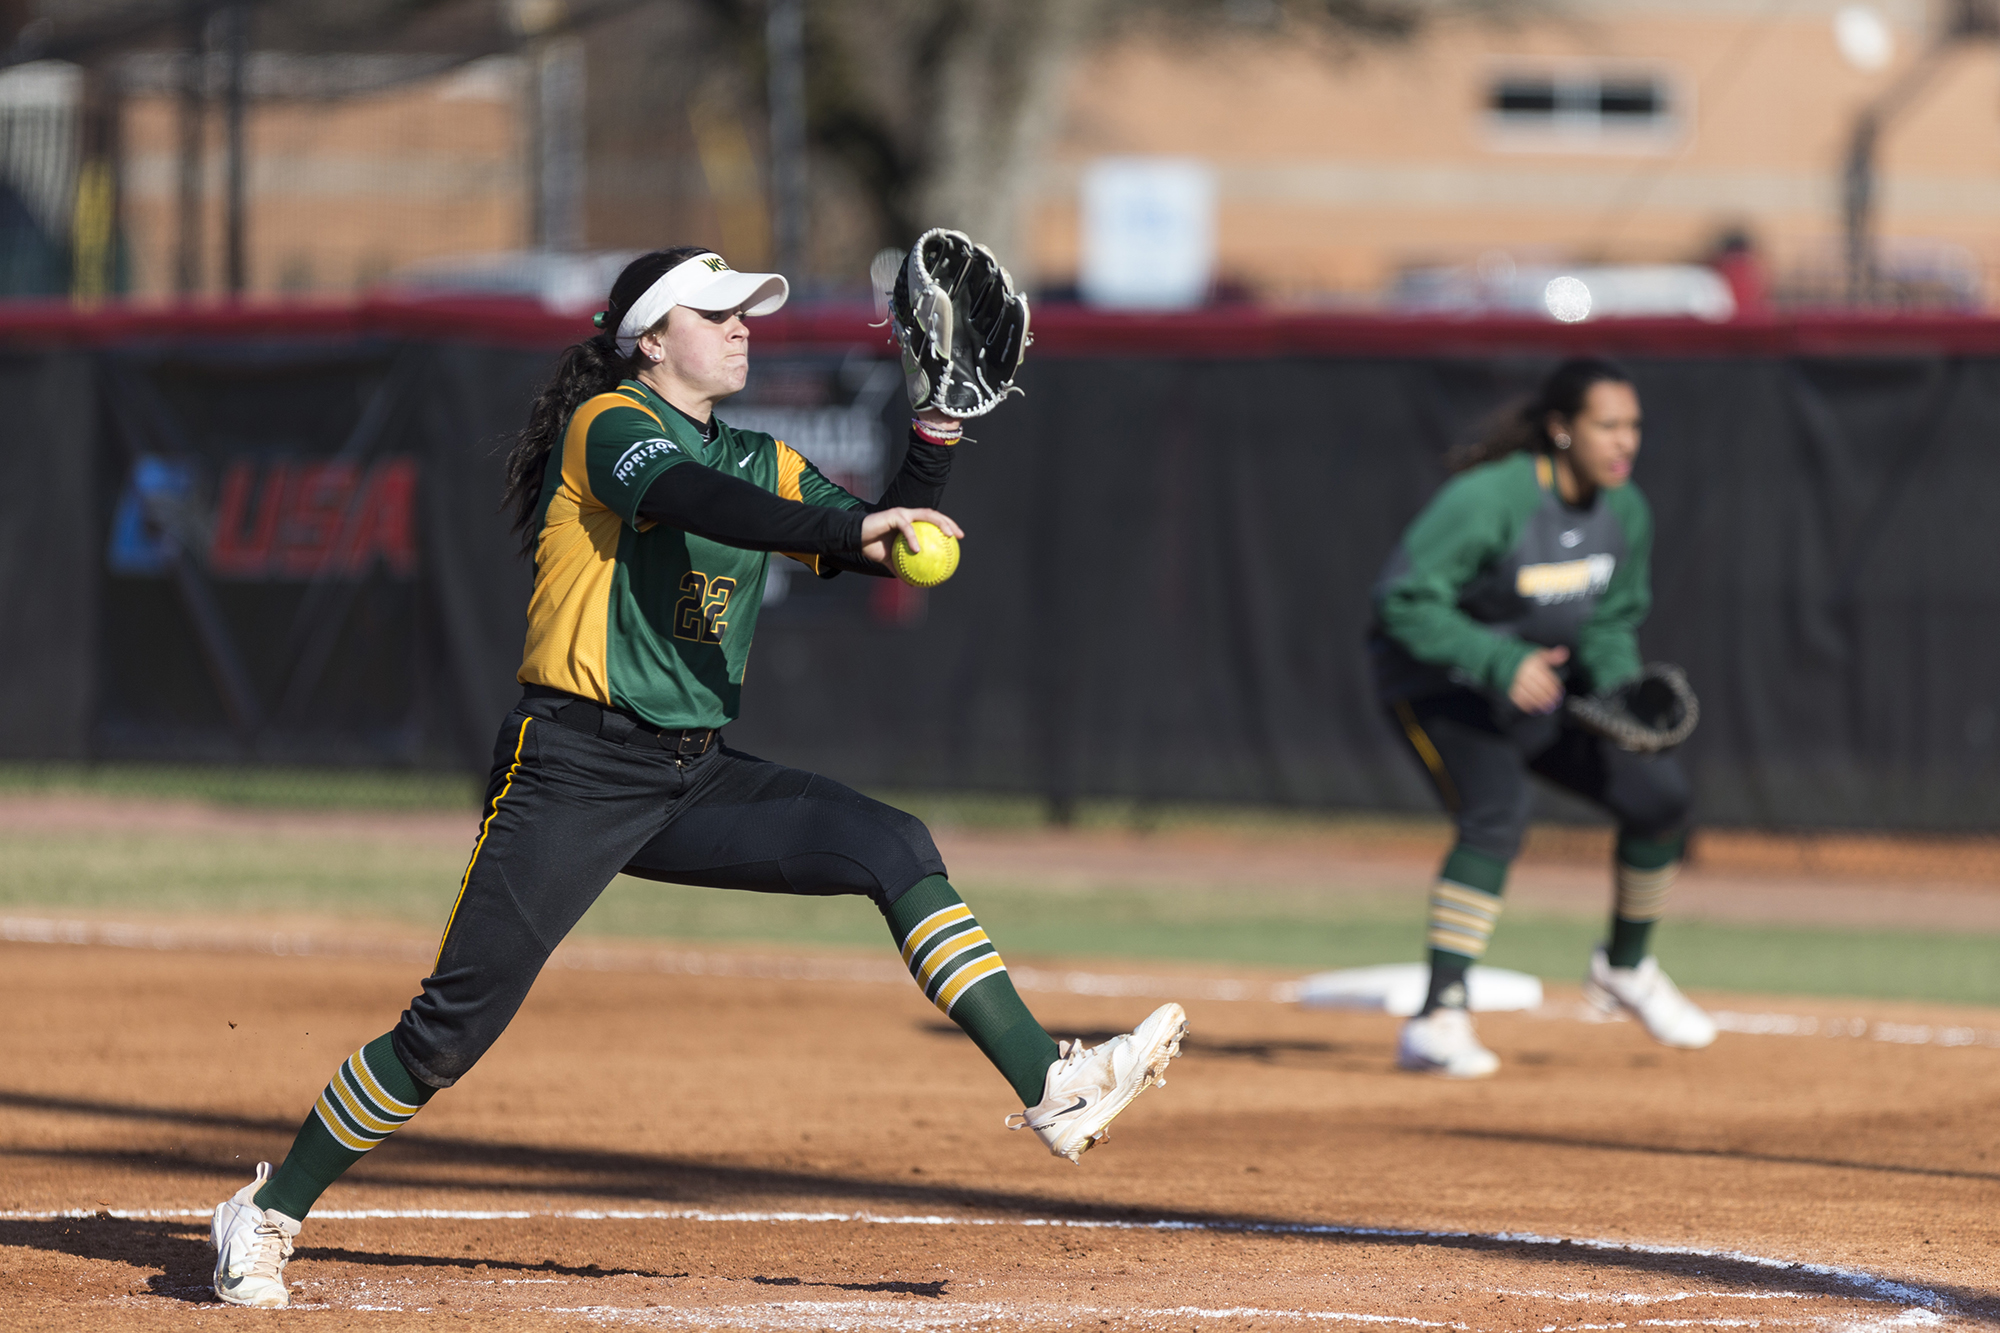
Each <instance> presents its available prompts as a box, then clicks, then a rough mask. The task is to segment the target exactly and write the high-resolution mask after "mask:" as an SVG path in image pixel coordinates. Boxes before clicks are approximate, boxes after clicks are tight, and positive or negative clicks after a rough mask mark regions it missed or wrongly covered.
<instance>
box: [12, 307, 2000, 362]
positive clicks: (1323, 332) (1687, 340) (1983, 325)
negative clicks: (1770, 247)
mask: <svg viewBox="0 0 2000 1333" xmlns="http://www.w3.org/2000/svg"><path fill="white" fill-rule="evenodd" d="M872 323H873V312H872V311H870V310H869V309H868V308H867V307H863V306H852V305H811V304H806V303H804V302H801V303H798V304H796V305H794V306H792V307H789V308H787V309H785V310H782V311H780V312H779V313H777V314H775V315H769V316H765V317H763V318H760V319H757V320H756V321H754V322H753V323H752V325H751V328H752V331H753V339H754V341H755V343H757V344H762V345H772V344H775V345H778V346H784V347H828V348H849V347H868V348H882V349H885V350H886V349H887V348H888V346H889V345H890V343H889V336H888V332H887V330H886V329H883V328H879V327H871V325H872ZM590 332H591V326H590V322H589V320H588V319H587V318H586V317H584V316H581V315H567V314H559V313H554V312H551V311H549V310H547V309H545V308H544V307H542V306H541V305H540V304H538V303H536V302H532V301H524V300H516V299H495V298H449V299H426V300H414V299H407V298H399V299H388V298H371V299H367V300H361V301H352V302H343V303H327V302H272V303H264V302H257V303H246V304H241V305H231V304H194V305H174V306H153V305H143V306H142V305H128V304H121V303H113V304H107V305H103V306H98V307H95V308H91V309H83V308H79V307H76V306H72V305H70V304H69V303H67V302H63V301H13V302H4V303H0V345H6V346H13V347H22V346H31V347H38V348H46V347H52V346H77V347H102V346H109V345H121V344H132V343H149V342H183V341H191V340H192V341H204V342H206V341H243V340H260V341H261V340H270V339H278V340H292V339H299V340H310V341H327V340H347V339H363V338H371V337H374V338H425V339H449V340H452V341H459V342H472V343H486V344H500V345H505V346H524V347H550V348H555V347H561V346H563V345H565V344H567V343H570V342H574V341H576V340H578V339H580V338H584V337H587V336H589V334H590ZM1034 334H1035V346H1034V351H1035V353H1037V354H1040V355H1044V356H1047V355H1055V356H1062V357H1088V356H1119V357H1171V358H1234V357H1242V358H1251V359H1264V358H1272V357H1327V356H1338V357H1366V356H1451V355H1454V354H1461V353H1462V354H1466V355H1491V354H1492V353H1493V352H1495V351H1520V352H1541V353H1550V354H1561V353H1566V352H1596V353H1610V354H1625V355H1653V356H1693V357H1704V356H1747V355H1762V356H1773V355H1778V356H1784V355H1807V356H1818V355H1826V356H1870V355H1887V356H1910V355H1935V354H1939V353H1945V354H1959V355H1985V356H1990V355H1996V354H2000V319H1994V318H1989V317H1986V316H1983V315H1951V314H1924V315H1895V314H1848V313H1825V314H1808V315H1796V316H1789V317H1786V318H1782V319H1759V320H1741V321H1736V322H1732V323H1728V324H1708V323H1703V322H1701V321H1699V320H1693V319H1618V320H1603V321H1598V322H1593V323H1585V324H1556V323H1551V322H1550V321H1547V320H1540V319H1524V318H1516V317H1505V318H1502V317H1479V318H1452V317H1446V316H1437V315H1371V314H1330V313H1319V312H1305V311H1291V310H1273V309H1268V308H1264V307H1259V306H1249V305H1243V306H1219V307H1213V308H1210V309H1205V310H1197V311H1190V312H1187V313H1184V314H1170V315H1158V314H1115V313H1111V312H1107V311H1100V310H1091V309H1088V308H1086V307H1082V306H1076V305H1054V304H1051V305H1044V306H1039V307H1037V308H1036V310H1035V312H1034Z"/></svg>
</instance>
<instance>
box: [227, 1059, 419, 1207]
mask: <svg viewBox="0 0 2000 1333" xmlns="http://www.w3.org/2000/svg"><path fill="white" fill-rule="evenodd" d="M436 1091H437V1089H436V1088H433V1087H431V1086H430V1085H429V1084H427V1083H420V1082H418V1081H417V1080H416V1079H415V1078H412V1077H411V1076H410V1071H409V1070H407V1069H405V1068H403V1062H402V1061H401V1060H398V1059H397V1058H396V1052H395V1050H394V1049H393V1048H392V1047H391V1045H390V1042H389V1037H388V1034H386V1033H385V1034H383V1035H382V1036H380V1037H377V1038H376V1039H375V1040H373V1041H371V1042H369V1043H368V1044H367V1045H366V1046H363V1047H362V1048H361V1049H360V1050H358V1051H356V1052H355V1053H354V1054H353V1055H350V1056H348V1057H347V1060H346V1062H345V1063H344V1064H342V1065H341V1066H340V1068H339V1069H337V1070H335V1071H334V1075H333V1079H332V1081H331V1082H329V1083H328V1084H327V1085H326V1090H325V1091H324V1092H322V1093H320V1095H319V1100H318V1101H317V1102H315V1103H313V1109H312V1112H311V1114H309V1115H307V1116H306V1122H305V1123H304V1124H303V1125H300V1126H299V1134H298V1137H297V1138H295V1139H293V1140H292V1150H291V1151H290V1152H288V1153H286V1154H285V1160H284V1164H283V1165H281V1166H280V1167H279V1168H278V1169H277V1171H276V1173H274V1174H273V1175H272V1177H271V1179H270V1182H269V1183H268V1184H266V1185H265V1186H264V1188H263V1189H260V1190H258V1191H257V1197H256V1204H257V1206H258V1207H259V1208H275V1209H277V1210H278V1211H279V1212H281V1213H283V1214H284V1215H285V1216H286V1217H289V1218H291V1219H292V1220H293V1221H295V1222H303V1221H305V1218H306V1214H307V1213H308V1212H310V1211H311V1210H312V1206H313V1204H315V1203H317V1202H318V1201H319V1196H320V1195H322V1194H324V1193H326V1189H327V1186H329V1185H331V1184H333V1182H334V1181H336V1180H338V1179H340V1177H341V1173H342V1172H344V1171H346V1170H347V1168H348V1167H350V1166H353V1165H354V1164H355V1163H356V1162H358V1161H360V1160H361V1158H362V1155H363V1154H364V1153H366V1152H367V1151H368V1150H369V1149H370V1148H372V1147H374V1146H375V1145H376V1144H378V1143H380V1142H381V1141H382V1140H383V1139H386V1138H388V1137H389V1135H391V1134H393V1133H394V1132H395V1131H396V1130H397V1129H399V1128H401V1127H402V1124H403V1122H404V1121H406V1120H408V1119H409V1118H410V1117H411V1116H413V1115H415V1114H416V1113H417V1109H418V1108H419V1107H421V1106H422V1105H423V1104H424V1103H425V1102H427V1101H429V1100H430V1099H431V1095H432V1094H433V1093H435V1092H436Z"/></svg>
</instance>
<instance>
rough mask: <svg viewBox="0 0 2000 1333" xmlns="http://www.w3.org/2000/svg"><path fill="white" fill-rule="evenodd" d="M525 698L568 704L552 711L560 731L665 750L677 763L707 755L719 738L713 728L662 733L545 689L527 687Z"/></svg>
mask: <svg viewBox="0 0 2000 1333" xmlns="http://www.w3.org/2000/svg"><path fill="white" fill-rule="evenodd" d="M526 694H527V695H528V697H529V698H531V699H567V700H569V702H568V703H566V704H564V705H562V706H561V707H560V708H558V709H556V711H555V722H556V725H557V726H559V727H567V728H569V729H570V730H571V731H580V732H582V733H583V734H584V735H586V736H596V737H599V738H600V739H603V740H607V741H613V742H615V743H617V744H619V745H639V746H644V747H647V748H649V749H658V750H665V751H666V752H667V753H668V754H670V755H673V756H674V757H675V758H676V759H696V758H699V757H701V756H702V755H704V754H707V753H708V749H709V747H710V746H711V745H714V744H715V742H716V738H717V737H718V736H720V735H721V734H722V733H720V732H719V731H717V730H715V729H714V728H713V727H682V728H679V729H662V728H660V727H656V726H654V725H652V724H651V723H650V722H646V721H644V720H642V719H640V718H636V717H634V716H632V715H631V714H630V713H628V712H626V711H625V710H624V709H622V708H606V707H605V706H604V705H602V704H600V703H596V702H593V701H592V700H589V699H579V698H577V697H576V696H575V695H573V694H570V693H568V692H567V691H565V690H554V689H550V688H549V687H548V686H546V685H530V686H528V687H527V690H526Z"/></svg>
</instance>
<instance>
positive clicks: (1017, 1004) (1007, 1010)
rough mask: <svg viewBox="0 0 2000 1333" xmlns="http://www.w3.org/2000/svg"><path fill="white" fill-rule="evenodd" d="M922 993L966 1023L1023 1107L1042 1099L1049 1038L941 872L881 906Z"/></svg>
mask: <svg viewBox="0 0 2000 1333" xmlns="http://www.w3.org/2000/svg"><path fill="white" fill-rule="evenodd" d="M883 915H884V916H885V917H887V918H888V921H889V933H890V934H891V935H893V936H894V937H895V940H896V947H897V948H899V949H901V950H902V951H903V965H904V966H905V967H907V968H909V969H910V975H911V976H912V977H914V978H915V979H916V983H917V985H918V986H920V987H922V988H923V992H924V998H925V999H927V1000H929V1001H930V1002H931V1003H932V1004H934V1005H936V1006H937V1007H938V1009H939V1010H940V1011H942V1012H943V1014H944V1016H945V1017H946V1018H949V1019H950V1020H951V1021H952V1022H954V1023H956V1024H958V1025H959V1027H961V1028H963V1029H965V1035H966V1036H968V1037H971V1038H972V1040H973V1044H975V1045H976V1046H978V1047H979V1049H980V1050H981V1051H983V1052H984V1053H985V1055H986V1058H987V1059H988V1060H991V1061H992V1062H993V1067H994V1068H996V1069H998V1070H999V1071H1000V1073H1001V1074H1002V1075H1003V1076H1005V1078H1006V1080H1007V1081H1008V1082H1009V1083H1011V1084H1013V1085H1014V1092H1015V1093H1016V1095H1018V1096H1019V1097H1020V1098H1021V1104H1022V1105H1023V1106H1033V1105H1034V1104H1035V1103H1036V1102H1039V1101H1040V1100H1041V1099H1042V1085H1043V1082H1044V1080H1046V1079H1047V1077H1048V1072H1049V1066H1050V1065H1052V1064H1054V1063H1055V1062H1056V1061H1057V1060H1058V1059H1060V1058H1061V1054H1062V1053H1061V1052H1060V1051H1059V1050H1058V1049H1057V1048H1056V1043H1055V1039H1054V1038H1053V1037H1051V1036H1049V1034H1048V1033H1047V1032H1045V1031H1043V1029H1042V1025H1041V1024H1040V1023H1038V1022H1036V1021H1035V1016H1034V1015H1033V1014H1031V1013H1029V1012H1028V1006H1027V1005H1025V1004H1023V1003H1022V1002H1021V996H1020V992H1018V991H1016V990H1015V989H1014V982H1013V980H1012V979H1011V978H1010V977H1008V975H1007V965H1006V964H1005V963H1003V962H1002V961H1000V952H999V950H997V949H995V948H994V947H993V941H992V940H990V939H988V938H987V937H986V932H985V931H984V930H983V929H981V928H980V925H979V921H978V918H976V917H974V916H973V915H972V909H971V908H970V907H967V906H966V905H965V900H964V899H962V898H960V897H959V896H958V890H956V889H954V888H952V887H951V884H950V882H949V881H948V880H946V879H945V877H944V876H943V875H931V876H929V877H927V878H925V879H922V880H919V881H918V882H917V883H916V884H915V885H914V886H913V887H912V888H911V889H910V891H909V892H908V893H905V894H904V895H903V896H902V897H900V898H898V899H897V900H896V901H895V902H894V903H893V904H891V905H890V906H889V908H888V910H887V911H885V912H884V913H883Z"/></svg>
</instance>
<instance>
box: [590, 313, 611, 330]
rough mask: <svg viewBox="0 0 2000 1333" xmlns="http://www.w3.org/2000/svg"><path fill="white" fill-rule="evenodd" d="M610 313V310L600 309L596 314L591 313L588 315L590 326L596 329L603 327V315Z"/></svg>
mask: <svg viewBox="0 0 2000 1333" xmlns="http://www.w3.org/2000/svg"><path fill="white" fill-rule="evenodd" d="M610 313H611V312H610V311H609V310H600V311H598V312H597V313H596V314H594V315H592V316H591V317H590V325H591V327H592V328H597V329H601V328H603V327H604V317H605V316H606V315H608V314H610Z"/></svg>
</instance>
